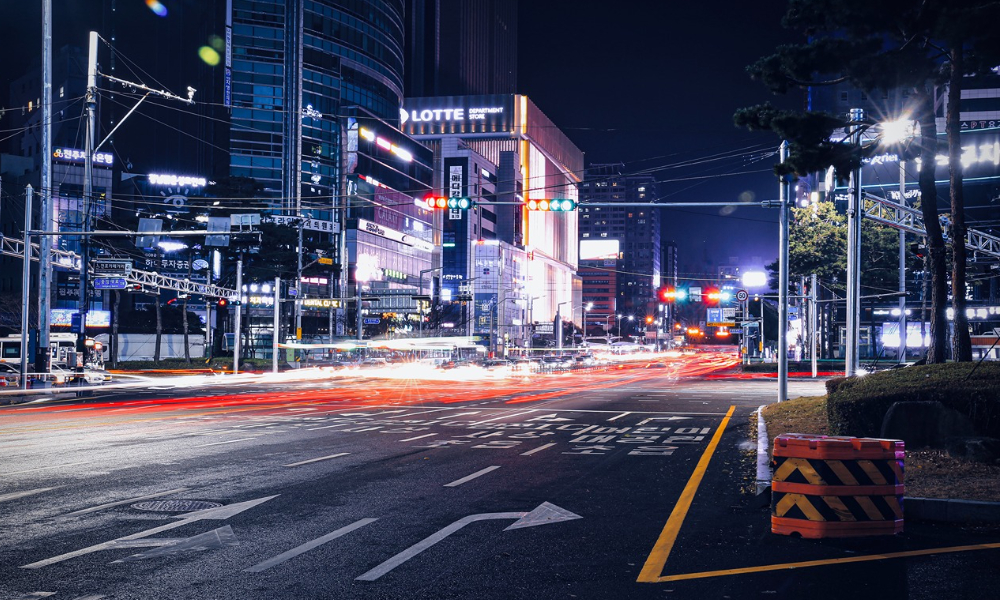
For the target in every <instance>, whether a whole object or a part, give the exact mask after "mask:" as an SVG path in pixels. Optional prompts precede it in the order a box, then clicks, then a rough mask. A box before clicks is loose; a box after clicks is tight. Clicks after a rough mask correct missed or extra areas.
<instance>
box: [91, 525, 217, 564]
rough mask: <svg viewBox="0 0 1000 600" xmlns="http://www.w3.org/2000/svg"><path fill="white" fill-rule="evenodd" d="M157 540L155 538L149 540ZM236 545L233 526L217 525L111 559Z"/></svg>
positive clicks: (119, 561) (152, 555)
mask: <svg viewBox="0 0 1000 600" xmlns="http://www.w3.org/2000/svg"><path fill="white" fill-rule="evenodd" d="M149 541H151V542H152V541H157V540H149ZM235 545H236V534H234V533H233V528H232V527H230V526H229V525H226V526H225V527H219V528H218V529H213V530H212V531H206V532H205V533H200V534H198V535H194V536H191V537H189V538H183V539H180V540H171V541H170V543H167V544H162V545H160V547H159V548H157V549H155V550H150V551H148V552H141V553H139V554H134V555H132V556H129V557H128V558H124V559H121V560H114V561H111V562H112V564H114V563H121V562H132V561H136V560H144V559H147V558H156V557H159V556H170V555H173V554H180V553H181V552H204V551H205V550H213V549H218V548H228V547H230V546H235Z"/></svg>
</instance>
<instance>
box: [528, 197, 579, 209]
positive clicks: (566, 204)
mask: <svg viewBox="0 0 1000 600" xmlns="http://www.w3.org/2000/svg"><path fill="white" fill-rule="evenodd" d="M524 206H525V207H526V208H527V209H528V210H538V211H547V212H570V211H574V210H576V200H570V199H569V198H542V199H538V198H532V199H530V200H525V202H524Z"/></svg>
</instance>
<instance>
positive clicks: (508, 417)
mask: <svg viewBox="0 0 1000 600" xmlns="http://www.w3.org/2000/svg"><path fill="white" fill-rule="evenodd" d="M533 412H535V409H531V410H526V411H523V412H519V413H514V414H510V413H508V414H505V415H500V416H499V417H493V418H492V419H483V420H482V421H476V422H474V423H469V426H470V427H472V426H475V425H481V424H482V423H489V422H490V421H499V420H500V419H511V418H514V417H520V416H524V415H530V414H531V413H533Z"/></svg>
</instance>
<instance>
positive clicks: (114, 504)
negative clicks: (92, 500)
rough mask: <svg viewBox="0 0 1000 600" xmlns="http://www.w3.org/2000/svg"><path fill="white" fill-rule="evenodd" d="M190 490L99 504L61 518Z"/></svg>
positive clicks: (179, 489)
mask: <svg viewBox="0 0 1000 600" xmlns="http://www.w3.org/2000/svg"><path fill="white" fill-rule="evenodd" d="M189 489H191V488H186V487H179V488H176V489H173V490H167V491H165V492H157V493H156V494H149V495H146V496H138V497H136V498H129V499H128V500H119V501H118V502H108V503H107V504H101V505H99V506H91V507H90V508H85V509H83V510H78V511H74V512H71V513H66V514H64V515H62V516H64V517H75V516H77V515H85V514H87V513H92V512H97V511H99V510H104V509H105V508H112V507H115V506H121V505H122V504H131V503H133V502H139V501H140V500H149V499H150V498H159V497H160V496H169V495H170V494H180V493H181V492H186V491H188V490H189Z"/></svg>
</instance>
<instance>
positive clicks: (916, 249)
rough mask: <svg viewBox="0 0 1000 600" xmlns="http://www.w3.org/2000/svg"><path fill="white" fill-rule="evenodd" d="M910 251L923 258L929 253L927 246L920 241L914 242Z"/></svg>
mask: <svg viewBox="0 0 1000 600" xmlns="http://www.w3.org/2000/svg"><path fill="white" fill-rule="evenodd" d="M910 253H911V254H913V255H914V256H916V257H917V258H923V257H924V256H925V255H926V254H927V246H925V245H923V244H921V243H920V242H913V243H912V244H910Z"/></svg>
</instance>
